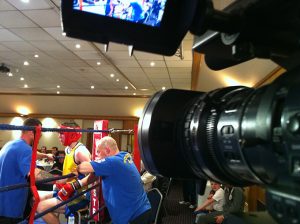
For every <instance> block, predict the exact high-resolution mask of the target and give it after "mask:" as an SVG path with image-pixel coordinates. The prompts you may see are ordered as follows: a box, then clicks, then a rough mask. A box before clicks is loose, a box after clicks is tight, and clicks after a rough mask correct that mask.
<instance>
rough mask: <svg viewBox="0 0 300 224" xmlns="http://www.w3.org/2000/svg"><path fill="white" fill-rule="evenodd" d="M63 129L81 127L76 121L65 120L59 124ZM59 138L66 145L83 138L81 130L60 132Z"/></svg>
mask: <svg viewBox="0 0 300 224" xmlns="http://www.w3.org/2000/svg"><path fill="white" fill-rule="evenodd" d="M59 127H60V128H61V129H80V126H79V125H78V124H77V123H75V122H65V123H62V124H61V125H60V126H59ZM58 138H59V140H60V142H61V144H63V145H64V146H70V145H71V144H72V143H73V142H77V141H78V140H79V139H80V138H81V133H80V132H67V131H65V132H64V131H62V132H59V135H58Z"/></svg>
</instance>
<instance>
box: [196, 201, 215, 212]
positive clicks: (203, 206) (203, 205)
mask: <svg viewBox="0 0 300 224" xmlns="http://www.w3.org/2000/svg"><path fill="white" fill-rule="evenodd" d="M213 202H214V199H213V198H210V199H207V200H206V201H205V202H203V204H202V205H200V206H199V207H197V208H196V209H195V211H199V210H203V209H205V208H206V207H207V206H209V205H211V204H212V203H213Z"/></svg>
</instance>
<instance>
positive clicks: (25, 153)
mask: <svg viewBox="0 0 300 224" xmlns="http://www.w3.org/2000/svg"><path fill="white" fill-rule="evenodd" d="M31 157H32V151H31V149H30V150H28V149H24V150H22V153H20V154H19V161H20V163H19V169H20V171H21V173H22V175H23V176H24V177H26V175H27V174H28V172H29V171H30V164H31Z"/></svg>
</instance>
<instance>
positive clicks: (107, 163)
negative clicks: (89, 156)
mask: <svg viewBox="0 0 300 224" xmlns="http://www.w3.org/2000/svg"><path fill="white" fill-rule="evenodd" d="M111 162H112V161H111V158H105V159H101V160H97V161H92V162H91V165H92V167H93V169H94V171H95V174H96V176H109V175H111V174H112V173H113V169H112V164H111Z"/></svg>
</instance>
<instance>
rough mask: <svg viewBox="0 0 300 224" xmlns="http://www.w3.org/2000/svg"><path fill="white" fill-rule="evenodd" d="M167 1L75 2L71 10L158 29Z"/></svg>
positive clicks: (78, 0) (97, 0) (117, 0)
mask: <svg viewBox="0 0 300 224" xmlns="http://www.w3.org/2000/svg"><path fill="white" fill-rule="evenodd" d="M166 1H167V0H161V1H151V0H143V1H136V0H135V1H133V0H77V1H73V8H74V9H75V10H80V11H84V12H89V13H94V14H98V15H102V16H109V17H112V18H116V19H121V20H126V21H130V22H133V23H140V24H145V25H148V26H154V27H159V26H160V23H161V20H162V18H163V15H164V10H165V5H166Z"/></svg>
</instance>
